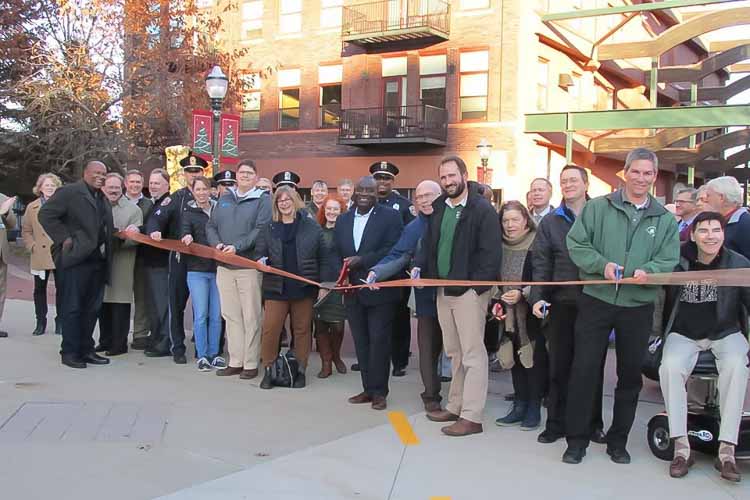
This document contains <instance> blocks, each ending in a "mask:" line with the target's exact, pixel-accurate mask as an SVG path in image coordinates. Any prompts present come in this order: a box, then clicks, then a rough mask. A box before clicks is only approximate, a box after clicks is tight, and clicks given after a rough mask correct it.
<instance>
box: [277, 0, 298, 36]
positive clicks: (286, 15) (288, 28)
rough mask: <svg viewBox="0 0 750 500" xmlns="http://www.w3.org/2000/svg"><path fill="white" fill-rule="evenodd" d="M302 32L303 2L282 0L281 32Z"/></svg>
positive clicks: (280, 6)
mask: <svg viewBox="0 0 750 500" xmlns="http://www.w3.org/2000/svg"><path fill="white" fill-rule="evenodd" d="M300 31H302V0H280V3H279V32H281V33H284V34H286V33H299V32H300Z"/></svg>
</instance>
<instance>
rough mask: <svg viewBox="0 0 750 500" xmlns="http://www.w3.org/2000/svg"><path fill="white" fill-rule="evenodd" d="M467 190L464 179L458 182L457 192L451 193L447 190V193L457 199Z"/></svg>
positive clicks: (449, 196)
mask: <svg viewBox="0 0 750 500" xmlns="http://www.w3.org/2000/svg"><path fill="white" fill-rule="evenodd" d="M465 190H466V182H465V181H464V180H463V179H462V180H461V182H459V183H458V184H456V192H455V193H453V194H450V193H448V192H447V191H446V193H445V194H446V195H448V198H452V199H455V198H458V197H459V196H461V195H462V194H464V191H465Z"/></svg>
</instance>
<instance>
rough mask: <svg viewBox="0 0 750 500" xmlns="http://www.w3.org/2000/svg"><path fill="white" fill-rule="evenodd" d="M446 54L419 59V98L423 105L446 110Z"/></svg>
mask: <svg viewBox="0 0 750 500" xmlns="http://www.w3.org/2000/svg"><path fill="white" fill-rule="evenodd" d="M446 72H447V62H446V56H445V54H440V55H434V56H422V57H420V58H419V98H420V99H421V100H422V104H427V105H429V106H435V107H436V108H442V109H445V75H446Z"/></svg>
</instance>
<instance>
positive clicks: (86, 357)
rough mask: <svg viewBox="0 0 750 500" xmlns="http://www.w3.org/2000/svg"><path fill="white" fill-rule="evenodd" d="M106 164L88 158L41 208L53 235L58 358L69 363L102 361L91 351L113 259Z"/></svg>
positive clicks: (41, 218) (80, 365)
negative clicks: (59, 319)
mask: <svg viewBox="0 0 750 500" xmlns="http://www.w3.org/2000/svg"><path fill="white" fill-rule="evenodd" d="M106 174H107V167H105V166H104V163H102V162H100V161H90V162H89V163H88V164H86V167H85V168H84V170H83V180H81V181H79V182H76V183H73V184H68V185H67V186H63V187H61V188H60V189H58V190H57V191H55V194H54V195H52V197H51V198H50V199H49V200H48V201H47V203H45V204H44V206H43V207H42V209H41V210H40V211H39V222H40V223H41V224H42V227H43V228H44V230H45V231H46V232H47V234H48V235H49V237H50V238H51V239H52V258H53V260H54V261H55V267H56V268H57V270H58V278H59V283H56V285H57V286H58V287H59V289H58V293H60V307H61V309H62V312H61V314H60V316H61V317H62V322H63V327H62V337H63V338H62V346H61V350H60V354H61V356H62V363H63V364H64V365H66V366H69V367H71V368H86V365H87V364H93V365H106V364H108V363H109V360H108V359H107V358H104V357H102V356H99V355H98V354H96V352H94V326H95V325H96V319H97V316H98V314H99V310H100V309H101V306H102V300H103V298H104V286H105V284H107V283H108V282H109V276H110V270H111V265H112V235H113V232H114V225H113V222H112V207H111V206H110V204H109V203H108V202H107V200H106V199H105V198H104V195H103V194H102V192H101V187H102V186H103V185H104V178H105V176H106Z"/></svg>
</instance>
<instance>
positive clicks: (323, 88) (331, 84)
mask: <svg viewBox="0 0 750 500" xmlns="http://www.w3.org/2000/svg"><path fill="white" fill-rule="evenodd" d="M342 71H343V68H342V66H341V65H340V64H337V65H331V66H320V67H319V68H318V83H319V84H320V127H321V128H338V126H339V122H340V121H341V80H342Z"/></svg>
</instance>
